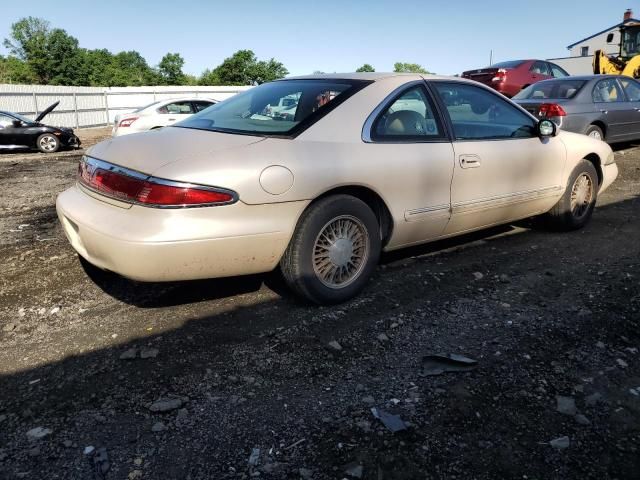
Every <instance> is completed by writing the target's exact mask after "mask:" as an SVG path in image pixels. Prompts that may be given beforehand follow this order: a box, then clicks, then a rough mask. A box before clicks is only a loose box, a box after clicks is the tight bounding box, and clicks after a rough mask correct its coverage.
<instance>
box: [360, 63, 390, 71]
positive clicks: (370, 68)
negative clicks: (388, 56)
mask: <svg viewBox="0 0 640 480" xmlns="http://www.w3.org/2000/svg"><path fill="white" fill-rule="evenodd" d="M396 65H397V63H396ZM375 71H376V69H375V68H373V67H372V66H371V65H369V64H368V63H365V64H364V65H362V66H361V67H360V68H358V69H357V70H356V72H375Z"/></svg>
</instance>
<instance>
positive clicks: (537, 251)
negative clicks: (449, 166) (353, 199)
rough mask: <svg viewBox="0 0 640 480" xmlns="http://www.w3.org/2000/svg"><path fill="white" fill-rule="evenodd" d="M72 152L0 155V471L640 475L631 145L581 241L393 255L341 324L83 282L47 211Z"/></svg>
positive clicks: (538, 235) (180, 286) (201, 294)
mask: <svg viewBox="0 0 640 480" xmlns="http://www.w3.org/2000/svg"><path fill="white" fill-rule="evenodd" d="M80 133H81V135H86V132H82V131H81V132H80ZM103 134H107V131H106V130H102V133H101V134H99V133H98V132H97V131H93V132H91V135H92V136H93V137H95V138H99V137H100V135H103ZM90 142H91V141H90V140H87V139H85V141H84V143H85V145H87V144H89V143H90ZM79 154H80V152H68V153H66V154H63V155H56V156H47V157H45V156H43V155H40V154H28V155H24V154H10V155H6V156H5V155H3V156H1V157H0V188H1V192H2V193H1V195H2V202H0V271H1V272H2V275H1V276H0V478H2V479H5V478H6V479H14V478H28V479H40V478H42V479H45V478H46V479H93V478H96V479H102V478H107V479H137V478H140V479H145V478H149V479H227V478H250V477H258V476H259V477H261V478H274V479H279V478H291V479H298V478H304V479H342V478H349V479H354V478H364V479H377V480H388V479H415V478H447V479H451V478H459V479H469V478H478V479H502V478H518V479H556V478H557V479H568V478H576V479H577V478H579V479H585V478H588V479H604V478H616V479H631V478H636V479H637V478H640V452H639V449H640V353H639V351H638V349H639V348H640V327H639V320H640V318H639V317H640V315H639V309H640V283H639V279H640V242H639V240H640V199H639V194H640V149H637V148H635V147H634V146H629V145H626V146H623V147H620V148H619V149H618V151H617V154H616V157H617V161H618V165H619V167H620V177H619V179H618V181H617V182H616V183H615V184H614V185H613V186H612V187H611V188H610V189H609V190H608V191H607V192H606V193H605V194H604V195H603V196H602V197H601V198H600V199H599V202H598V203H599V206H598V208H597V210H596V213H595V215H594V218H593V221H592V222H591V224H590V225H589V226H588V227H587V228H585V229H584V230H582V231H579V232H574V233H570V234H559V233H550V232H545V231H540V230H536V229H531V228H528V226H527V225H526V224H524V225H519V226H510V227H504V228H499V229H493V230H490V231H485V232H481V233H479V234H474V235H472V236H466V237H464V238H462V239H457V240H453V241H447V242H439V243H437V244H434V245H429V246H426V247H421V248H415V249H411V250H408V251H404V252H400V253H395V254H393V255H386V256H385V258H384V259H383V262H382V265H381V266H380V268H379V269H378V271H377V273H376V275H375V277H374V278H373V280H372V281H371V283H370V285H369V286H368V288H367V289H366V291H365V292H364V293H363V294H362V295H361V296H360V297H358V298H357V299H355V300H353V301H351V302H349V303H347V304H344V305H340V306H337V307H330V308H328V307H309V306H306V305H303V304H300V303H299V302H298V301H297V300H296V299H295V298H293V297H292V296H291V295H290V294H289V293H288V292H287V290H286V288H284V287H283V283H282V281H281V280H280V278H279V276H278V274H277V273H273V274H269V275H262V276H253V277H243V278H234V279H223V280H215V281H199V282H186V283H173V284H139V283H134V282H130V281H127V280H124V279H122V278H118V277H117V276H114V275H111V274H106V273H99V272H96V271H95V270H93V269H87V270H86V271H85V269H84V268H83V266H82V265H81V263H80V262H79V261H78V258H77V256H76V255H75V254H74V252H73V251H72V249H71V248H70V246H69V245H68V244H67V242H66V240H65V238H64V235H63V233H62V230H61V228H60V226H59V225H58V223H57V219H56V216H55V209H54V200H55V196H56V195H57V194H58V193H59V192H60V191H62V190H63V189H65V188H67V187H68V186H69V185H71V184H72V183H73V181H74V175H75V170H76V160H77V158H78V156H79ZM429 354H460V355H464V356H466V357H470V358H472V359H475V360H477V362H478V363H477V368H474V369H471V370H468V371H462V372H447V373H443V374H442V375H437V376H433V375H429V374H430V373H432V372H430V371H428V370H426V369H425V364H424V361H423V357H424V356H425V355H429ZM372 408H376V409H377V411H378V412H383V413H382V414H381V416H383V419H386V417H384V412H388V413H389V414H394V415H399V417H400V419H401V423H400V424H399V425H398V427H404V430H401V431H397V432H392V431H391V430H389V429H388V428H387V427H386V426H385V425H384V424H383V422H382V421H381V420H380V419H377V418H375V417H374V415H373V414H372V411H371V409H372ZM392 419H395V420H398V418H397V417H392Z"/></svg>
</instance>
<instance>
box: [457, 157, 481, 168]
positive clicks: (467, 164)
mask: <svg viewBox="0 0 640 480" xmlns="http://www.w3.org/2000/svg"><path fill="white" fill-rule="evenodd" d="M459 161H460V168H478V167H479V166H480V157H479V156H478V155H460V157H459Z"/></svg>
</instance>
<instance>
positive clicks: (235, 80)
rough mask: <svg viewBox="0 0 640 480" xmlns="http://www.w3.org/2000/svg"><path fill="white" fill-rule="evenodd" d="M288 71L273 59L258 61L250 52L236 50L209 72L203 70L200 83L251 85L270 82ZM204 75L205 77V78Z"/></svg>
mask: <svg viewBox="0 0 640 480" xmlns="http://www.w3.org/2000/svg"><path fill="white" fill-rule="evenodd" d="M288 73H289V71H288V70H287V69H286V68H285V66H284V65H283V64H282V63H280V62H278V61H276V60H275V59H274V58H272V59H270V60H268V61H264V60H261V61H258V59H257V58H256V55H255V53H253V51H251V50H238V51H237V52H236V53H234V54H233V55H231V56H230V57H228V58H225V59H224V61H223V62H222V63H221V64H220V65H218V66H217V67H216V68H214V69H213V70H212V71H211V70H205V72H204V73H203V75H202V77H201V78H200V83H201V84H202V83H203V79H204V80H206V81H205V82H204V83H209V84H211V83H210V82H211V80H216V82H215V83H217V84H218V85H253V84H254V83H264V82H270V81H272V80H277V79H278V78H282V77H284V76H285V75H287V74H288ZM205 75H206V77H205Z"/></svg>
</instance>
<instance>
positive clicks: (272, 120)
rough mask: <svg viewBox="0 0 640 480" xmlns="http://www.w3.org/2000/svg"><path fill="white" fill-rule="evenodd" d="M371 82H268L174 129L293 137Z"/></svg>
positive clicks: (199, 114) (177, 124)
mask: <svg viewBox="0 0 640 480" xmlns="http://www.w3.org/2000/svg"><path fill="white" fill-rule="evenodd" d="M368 83H369V82H366V81H361V80H336V79H328V80H315V79H313V80H281V81H277V82H271V83H265V84H262V85H260V86H258V87H254V88H251V89H250V90H247V91H246V92H242V93H239V94H237V95H235V96H233V97H231V98H230V99H228V100H225V101H224V102H220V103H217V104H216V105H213V106H212V107H209V108H207V109H206V110H203V111H202V112H199V113H197V114H195V115H193V116H191V117H189V118H188V119H186V120H183V121H182V122H179V123H176V124H174V126H176V127H182V128H196V129H199V130H211V131H214V132H228V133H241V134H246V135H252V134H255V135H292V134H296V133H299V132H300V131H301V130H302V129H304V128H306V127H307V126H309V125H310V124H311V123H313V122H314V121H316V120H317V119H318V118H320V117H321V116H322V115H324V114H325V113H327V112H329V111H330V110H332V109H333V108H335V106H337V105H338V104H339V103H341V102H342V101H344V100H345V99H346V98H348V97H349V96H351V95H353V94H354V93H355V92H357V91H358V90H360V89H361V88H363V87H364V86H365V85H367V84H368Z"/></svg>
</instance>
